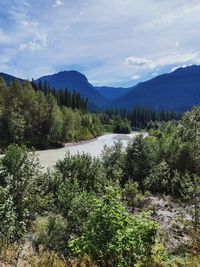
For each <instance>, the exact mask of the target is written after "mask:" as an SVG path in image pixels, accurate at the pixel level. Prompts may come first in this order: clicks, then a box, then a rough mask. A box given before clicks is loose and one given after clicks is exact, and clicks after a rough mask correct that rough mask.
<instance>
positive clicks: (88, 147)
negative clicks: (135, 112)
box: [37, 132, 139, 169]
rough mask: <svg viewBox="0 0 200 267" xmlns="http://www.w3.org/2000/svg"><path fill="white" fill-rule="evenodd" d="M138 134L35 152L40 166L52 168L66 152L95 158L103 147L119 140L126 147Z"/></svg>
mask: <svg viewBox="0 0 200 267" xmlns="http://www.w3.org/2000/svg"><path fill="white" fill-rule="evenodd" d="M138 134H139V133H138V132H132V133H131V134H105V135H102V136H100V137H98V138H97V139H94V140H92V141H89V142H86V143H78V144H72V145H71V146H66V147H63V148H57V149H47V150H40V151H37V154H38V157H39V161H40V164H41V166H42V167H43V168H44V169H47V168H48V167H53V166H54V165H55V163H56V162H57V161H58V160H60V159H63V158H64V157H65V154H66V152H67V151H69V152H70V153H71V154H73V155H74V154H77V153H78V152H79V153H82V152H85V153H89V154H91V155H92V156H95V157H96V156H100V155H101V152H102V149H103V148H104V146H105V145H106V146H108V147H110V146H112V145H113V144H114V142H116V141H118V140H120V141H121V142H122V144H123V146H124V147H126V146H127V144H128V142H129V141H130V140H131V139H132V138H134V137H135V136H136V135H138Z"/></svg>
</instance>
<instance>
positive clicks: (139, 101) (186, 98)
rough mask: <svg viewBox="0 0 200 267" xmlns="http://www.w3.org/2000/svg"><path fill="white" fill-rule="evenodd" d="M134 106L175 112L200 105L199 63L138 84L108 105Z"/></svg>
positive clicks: (129, 107)
mask: <svg viewBox="0 0 200 267" xmlns="http://www.w3.org/2000/svg"><path fill="white" fill-rule="evenodd" d="M136 105H139V106H147V107H153V108H156V109H171V110H176V111H187V110H189V109H191V107H192V106H194V105H200V66H195V65H193V66H189V67H186V68H179V69H177V70H175V71H174V72H171V73H168V74H163V75H160V76H158V77H156V78H154V79H151V80H149V81H146V82H142V83H139V84H137V85H136V86H134V87H133V88H132V90H131V92H129V93H127V94H126V95H124V96H122V97H120V98H118V99H117V100H116V101H114V102H112V107H126V108H128V109H131V108H132V107H134V106H136Z"/></svg>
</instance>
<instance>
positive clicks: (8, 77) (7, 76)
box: [0, 72, 24, 84]
mask: <svg viewBox="0 0 200 267" xmlns="http://www.w3.org/2000/svg"><path fill="white" fill-rule="evenodd" d="M0 77H3V78H4V80H5V82H6V83H7V84H10V83H11V82H12V81H13V80H18V81H20V82H23V81H24V80H23V79H21V78H18V77H15V76H12V75H10V74H7V73H4V72H0Z"/></svg>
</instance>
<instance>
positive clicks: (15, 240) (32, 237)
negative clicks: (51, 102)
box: [0, 87, 200, 267]
mask: <svg viewBox="0 0 200 267" xmlns="http://www.w3.org/2000/svg"><path fill="white" fill-rule="evenodd" d="M20 88H21V87H20ZM31 92H32V91H31ZM32 94H33V95H34V93H32ZM199 128H200V108H198V107H196V108H194V109H193V110H192V111H191V112H187V113H186V114H184V116H183V118H182V119H181V120H180V121H179V122H174V121H171V122H166V123H157V124H156V126H155V127H152V128H151V129H149V131H148V136H147V137H144V136H143V135H142V134H140V135H138V136H137V137H136V138H134V139H133V140H132V141H131V142H130V144H129V145H128V147H127V148H126V149H123V147H122V144H121V143H120V142H118V143H116V144H115V145H114V146H113V147H111V148H108V147H105V148H104V150H103V151H102V155H101V157H99V158H93V157H92V156H90V155H89V154H77V155H74V156H73V155H70V154H66V156H65V158H64V159H63V160H60V161H58V162H57V164H56V166H55V168H54V169H53V170H51V171H48V172H45V173H44V171H42V170H41V167H40V165H39V162H38V160H37V156H36V154H35V153H34V152H31V151H30V150H29V149H27V148H26V147H25V146H19V145H10V146H9V147H8V148H7V149H6V152H5V155H4V156H3V157H2V158H1V161H0V207H1V208H0V240H1V246H0V262H5V264H7V265H6V266H8V264H13V263H16V259H17V258H20V256H19V255H20V254H19V251H20V248H21V247H23V246H24V244H27V242H28V244H29V246H31V247H32V252H29V253H28V255H26V257H25V259H23V260H24V262H25V263H26V264H27V263H29V264H31V266H42V267H44V266H55V267H56V266H85V267H86V266H100V267H107V266H113V267H116V266H121V267H126V266H127V267H132V266H148V267H151V266H152V267H153V266H155V267H165V266H172V267H179V266H188V267H198V266H199V264H200V258H199V255H200V238H199V237H200V206H199V205H200V199H199V196H200V180H199V177H200V132H199ZM152 200H154V202H152ZM155 201H157V202H155ZM162 202H164V205H163V207H164V209H165V210H162V211H163V212H165V213H166V212H167V214H168V213H170V212H173V216H175V215H176V213H177V212H178V209H181V213H180V214H181V215H180V217H179V220H178V221H176V222H175V221H174V222H173V224H172V226H171V227H172V228H168V225H169V224H170V221H167V222H166V224H163V222H162V221H160V216H161V214H160V213H159V212H160V209H161V207H162ZM151 203H152V204H151ZM156 203H157V204H156ZM175 207H177V209H176V210H174V209H175ZM171 219H173V218H171ZM16 255H18V256H16Z"/></svg>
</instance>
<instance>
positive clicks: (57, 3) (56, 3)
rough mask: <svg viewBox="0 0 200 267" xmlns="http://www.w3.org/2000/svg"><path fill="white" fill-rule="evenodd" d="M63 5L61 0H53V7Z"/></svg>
mask: <svg viewBox="0 0 200 267" xmlns="http://www.w3.org/2000/svg"><path fill="white" fill-rule="evenodd" d="M62 5H63V2H62V1H61V0H55V2H54V4H53V7H60V6H62Z"/></svg>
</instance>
